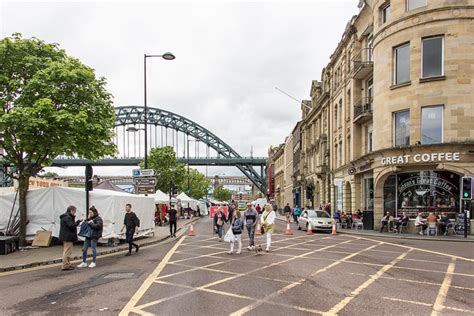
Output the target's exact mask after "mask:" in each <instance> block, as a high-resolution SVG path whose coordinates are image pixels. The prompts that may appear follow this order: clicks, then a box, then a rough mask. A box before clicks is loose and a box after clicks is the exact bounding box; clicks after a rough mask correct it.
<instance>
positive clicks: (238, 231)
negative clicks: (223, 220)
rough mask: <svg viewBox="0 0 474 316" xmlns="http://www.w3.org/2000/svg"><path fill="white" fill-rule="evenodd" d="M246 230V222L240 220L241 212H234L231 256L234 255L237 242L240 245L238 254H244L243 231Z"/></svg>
mask: <svg viewBox="0 0 474 316" xmlns="http://www.w3.org/2000/svg"><path fill="white" fill-rule="evenodd" d="M243 229H244V222H243V221H242V219H241V218H240V211H239V210H234V213H233V220H232V233H234V240H232V241H231V242H230V251H229V252H228V254H229V255H231V254H233V253H234V243H235V242H236V241H237V242H238V243H239V250H238V251H237V254H238V255H239V254H240V253H241V252H242V230H243Z"/></svg>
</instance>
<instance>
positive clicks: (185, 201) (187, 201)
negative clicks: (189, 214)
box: [176, 192, 198, 211]
mask: <svg viewBox="0 0 474 316" xmlns="http://www.w3.org/2000/svg"><path fill="white" fill-rule="evenodd" d="M176 198H177V199H178V200H180V201H181V206H182V207H184V208H186V207H188V206H189V207H190V208H191V209H192V210H194V211H195V210H196V209H197V205H198V201H197V200H195V199H193V198H191V197H189V196H187V195H186V193H184V192H181V193H180V194H179V195H178V196H177V197H176Z"/></svg>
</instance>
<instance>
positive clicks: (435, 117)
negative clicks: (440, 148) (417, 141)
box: [421, 105, 443, 144]
mask: <svg viewBox="0 0 474 316" xmlns="http://www.w3.org/2000/svg"><path fill="white" fill-rule="evenodd" d="M442 142H443V106H442V105H438V106H429V107H424V108H421V143H422V144H436V143H442Z"/></svg>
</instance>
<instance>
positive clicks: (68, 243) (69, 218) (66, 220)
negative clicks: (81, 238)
mask: <svg viewBox="0 0 474 316" xmlns="http://www.w3.org/2000/svg"><path fill="white" fill-rule="evenodd" d="M76 211H77V208H76V207H75V206H74V205H70V206H68V208H67V210H66V213H64V214H62V215H61V216H59V218H60V219H61V222H60V228H59V241H62V242H63V265H62V270H63V271H65V270H74V267H73V266H72V265H71V254H72V247H73V245H74V242H76V241H77V226H78V225H79V224H80V223H81V222H82V221H83V220H84V219H83V218H81V219H80V220H77V221H76Z"/></svg>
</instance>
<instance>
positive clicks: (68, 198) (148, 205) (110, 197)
mask: <svg viewBox="0 0 474 316" xmlns="http://www.w3.org/2000/svg"><path fill="white" fill-rule="evenodd" d="M89 197H90V202H89V204H90V206H92V205H94V206H95V207H96V208H97V210H98V211H99V215H100V216H101V217H102V219H103V221H104V229H103V233H102V238H103V239H109V238H121V239H124V238H125V233H121V232H120V230H121V228H122V225H123V219H124V215H125V204H127V203H130V204H131V205H132V210H133V212H135V213H136V214H137V216H138V218H139V219H140V229H139V230H138V233H137V235H136V237H140V236H144V235H148V234H150V233H153V232H154V227H155V223H154V216H155V201H154V199H153V198H152V197H145V196H138V195H133V194H129V193H125V192H123V193H122V192H116V191H110V190H96V189H94V190H93V191H91V192H90V193H89ZM14 200H15V193H11V194H6V195H0V231H3V230H5V228H6V226H7V224H8V221H9V217H10V213H11V210H12V207H13V203H14ZM26 203H27V209H28V220H29V224H28V226H27V232H26V233H27V240H32V239H33V238H34V236H35V234H36V231H38V230H42V229H46V230H48V231H51V232H52V235H53V237H58V236H59V228H60V219H59V216H60V215H61V214H63V213H65V212H66V208H67V207H68V206H69V205H74V206H76V207H77V214H76V218H77V219H79V218H80V217H81V216H84V217H86V215H87V214H86V210H85V208H86V205H85V204H86V201H85V192H84V189H77V188H68V187H50V188H45V189H38V190H32V191H29V192H28V194H27V201H26ZM17 210H18V200H17V201H16V203H15V209H14V211H13V216H15V214H16V213H17Z"/></svg>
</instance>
